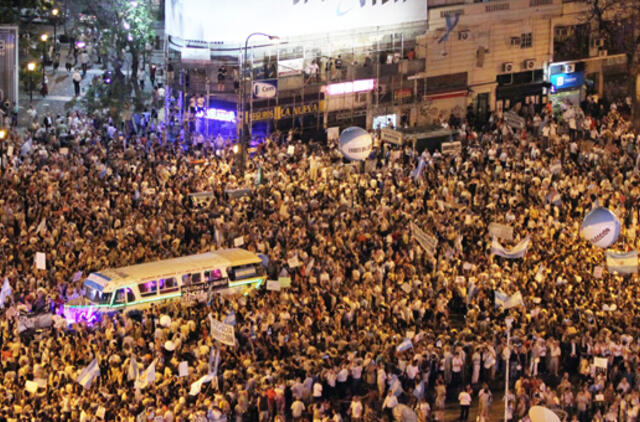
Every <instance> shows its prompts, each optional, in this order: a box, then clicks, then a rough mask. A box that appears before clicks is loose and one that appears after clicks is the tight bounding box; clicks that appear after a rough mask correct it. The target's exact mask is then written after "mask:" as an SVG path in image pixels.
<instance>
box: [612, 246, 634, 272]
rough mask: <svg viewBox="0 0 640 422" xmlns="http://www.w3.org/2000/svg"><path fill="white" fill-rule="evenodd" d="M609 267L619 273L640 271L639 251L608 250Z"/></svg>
mask: <svg viewBox="0 0 640 422" xmlns="http://www.w3.org/2000/svg"><path fill="white" fill-rule="evenodd" d="M605 255H606V257H607V269H608V270H609V271H610V272H616V273H619V274H634V273H637V272H638V251H631V252H616V251H612V250H608V251H606V253H605Z"/></svg>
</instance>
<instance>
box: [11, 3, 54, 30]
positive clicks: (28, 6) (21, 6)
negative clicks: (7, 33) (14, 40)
mask: <svg viewBox="0 0 640 422" xmlns="http://www.w3.org/2000/svg"><path fill="white" fill-rule="evenodd" d="M52 8H53V1H52V0H1V1H0V24H14V25H17V24H19V23H20V21H21V20H22V21H25V22H24V23H29V22H30V21H31V20H33V19H34V18H35V17H36V16H37V15H38V14H41V15H46V14H48V13H49V11H50V10H51V9H52ZM21 10H25V11H26V12H27V13H25V14H24V15H23V16H22V19H21V13H20V11H21Z"/></svg>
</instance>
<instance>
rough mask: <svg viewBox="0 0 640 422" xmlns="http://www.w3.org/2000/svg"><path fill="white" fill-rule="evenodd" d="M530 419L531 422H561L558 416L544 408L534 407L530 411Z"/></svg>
mask: <svg viewBox="0 0 640 422" xmlns="http://www.w3.org/2000/svg"><path fill="white" fill-rule="evenodd" d="M529 419H531V422H560V418H559V417H558V415H556V414H555V413H553V411H552V410H550V409H547V408H546V407H543V406H533V407H532V408H531V409H529Z"/></svg>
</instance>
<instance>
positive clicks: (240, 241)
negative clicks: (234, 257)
mask: <svg viewBox="0 0 640 422" xmlns="http://www.w3.org/2000/svg"><path fill="white" fill-rule="evenodd" d="M242 245H244V237H242V236H238V237H236V238H235V239H233V246H235V247H236V248H239V247H240V246H242Z"/></svg>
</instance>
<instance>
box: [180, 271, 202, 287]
mask: <svg viewBox="0 0 640 422" xmlns="http://www.w3.org/2000/svg"><path fill="white" fill-rule="evenodd" d="M201 278H202V274H200V273H190V274H185V275H183V276H182V285H183V286H191V285H192V284H199V283H200V281H201Z"/></svg>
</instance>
